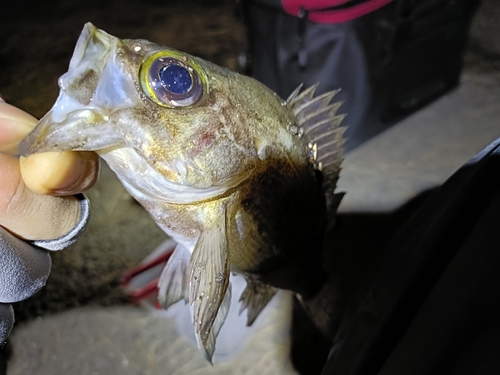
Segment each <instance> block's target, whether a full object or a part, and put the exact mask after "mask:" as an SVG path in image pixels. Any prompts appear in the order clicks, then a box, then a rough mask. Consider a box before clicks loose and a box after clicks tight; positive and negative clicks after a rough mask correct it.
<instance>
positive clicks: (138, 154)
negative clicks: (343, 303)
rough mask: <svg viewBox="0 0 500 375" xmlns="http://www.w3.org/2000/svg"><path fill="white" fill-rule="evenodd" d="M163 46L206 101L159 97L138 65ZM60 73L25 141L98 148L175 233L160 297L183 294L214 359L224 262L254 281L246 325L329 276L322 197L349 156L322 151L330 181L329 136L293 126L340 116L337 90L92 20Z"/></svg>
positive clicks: (46, 146)
mask: <svg viewBox="0 0 500 375" xmlns="http://www.w3.org/2000/svg"><path fill="white" fill-rule="evenodd" d="M155 56H159V57H155ZM159 58H165V59H174V60H175V61H177V63H176V64H180V66H184V67H188V68H189V69H191V70H189V71H190V72H191V74H192V75H191V78H192V81H193V82H194V81H196V80H199V82H200V83H201V88H202V93H201V94H200V95H201V96H200V98H199V101H197V102H195V103H194V104H192V105H186V106H184V105H177V104H176V103H174V102H168V103H167V105H165V103H164V102H161V101H159V99H158V98H157V97H155V96H154V93H152V89H151V86H150V85H149V83H148V84H145V83H144V80H145V79H146V80H147V74H146V75H145V74H143V71H144V70H145V69H146V68H145V67H147V69H149V70H151V69H152V68H151V66H154V64H155V63H156V62H157V60H158V59H159ZM152 59H153V60H152ZM151 61H152V62H151ZM141 69H142V70H141ZM144 77H146V78H144ZM59 85H60V87H61V92H60V96H59V98H58V100H57V102H56V103H55V105H54V107H53V108H52V109H51V110H50V111H49V112H48V113H47V115H45V116H44V118H42V119H41V121H40V123H39V124H38V125H37V127H36V128H35V129H34V130H33V132H32V133H30V134H29V135H28V137H27V138H26V139H25V140H24V141H23V143H22V145H21V148H22V149H23V150H24V153H36V152H45V151H55V150H92V151H96V152H98V153H99V154H100V156H101V157H102V158H103V159H104V160H105V161H106V162H107V163H108V164H109V166H110V167H111V169H113V170H114V171H115V173H116V174H117V176H118V178H119V179H120V180H121V181H122V183H123V184H124V186H125V187H126V188H127V190H128V191H129V192H130V193H131V195H132V196H134V197H135V198H136V199H137V200H138V201H139V202H140V203H141V204H142V205H143V206H144V207H145V209H146V210H147V211H148V212H149V213H150V214H151V216H152V217H153V219H154V220H155V222H156V223H157V224H158V225H159V226H160V227H161V228H163V229H164V230H165V232H166V233H167V234H168V235H170V236H171V237H172V238H174V239H175V240H176V241H177V242H178V243H179V245H178V246H177V248H176V249H175V251H174V257H175V262H169V263H168V264H167V266H166V268H165V270H164V272H163V274H162V277H161V280H160V300H161V301H162V303H163V304H164V306H165V307H168V306H169V305H171V304H172V303H175V302H177V301H179V300H181V299H184V300H185V301H189V303H190V305H191V312H192V318H193V324H194V326H195V331H196V336H197V340H198V344H199V347H200V349H201V350H202V352H203V353H204V355H205V357H206V358H207V359H208V360H210V359H211V356H212V354H213V350H214V348H215V338H216V336H217V333H218V331H219V329H220V327H221V325H222V324H223V322H224V319H225V314H226V313H227V309H228V308H229V301H230V284H229V273H230V272H237V273H242V274H243V275H244V276H245V277H246V279H247V282H248V286H247V290H245V292H244V293H243V295H242V304H243V305H242V307H243V308H247V309H248V317H249V319H248V321H249V323H252V322H253V320H255V318H256V317H257V315H258V314H259V312H260V311H261V309H262V308H263V307H264V306H265V305H266V304H267V302H268V301H269V300H270V298H272V296H273V295H274V293H275V292H276V290H277V289H276V288H282V289H289V290H293V291H294V292H296V293H298V294H300V295H302V296H304V297H305V298H307V297H308V296H310V295H313V294H314V293H315V292H316V291H317V290H318V289H319V288H320V287H321V285H322V284H323V282H324V280H325V275H324V272H323V270H322V267H321V257H320V251H321V244H322V241H323V233H324V229H325V226H326V225H327V219H328V216H327V215H328V212H327V209H328V207H327V204H326V203H325V199H326V201H327V202H328V201H331V200H332V199H333V196H334V195H333V194H334V191H333V190H332V189H334V185H335V183H334V182H335V181H336V178H338V172H339V170H340V161H341V159H339V158H340V156H335V159H331V153H325V155H326V156H325V158H326V157H328V158H330V159H328V160H329V162H328V165H327V168H330V170H332V171H333V177H331V176H330V177H331V178H329V179H327V178H326V174H325V173H324V172H321V168H322V166H321V164H318V160H319V159H318V160H317V156H316V155H315V154H314V155H313V156H311V155H312V154H311V149H313V148H314V147H316V146H317V145H316V143H317V142H320V143H321V134H320V135H315V137H316V138H311V137H309V138H308V137H301V135H302V133H301V132H300V131H299V130H300V128H301V125H302V124H305V125H304V127H305V126H306V125H307V121H309V122H314V121H313V120H314V119H315V116H316V117H317V118H318V119H319V120H323V117H325V118H326V120H328V121H329V120H330V119H334V120H332V121H333V122H334V123H335V124H336V125H335V126H337V127H338V123H340V120H341V119H339V118H337V117H338V116H337V117H335V111H336V108H338V106H337V107H336V108H333V109H328V108H327V107H325V106H326V105H327V104H328V102H329V100H330V99H331V97H333V95H331V96H330V97H328V98H324V99H321V98H319V99H318V100H316V101H315V102H314V101H313V99H312V95H313V91H314V90H312V91H310V92H306V95H305V96H301V94H298V92H296V93H294V95H292V97H291V98H290V99H289V101H284V100H282V99H280V98H279V97H278V96H277V95H276V94H275V93H273V92H271V91H270V90H269V89H267V88H266V87H265V86H263V85H262V84H260V83H259V82H257V81H255V80H253V79H251V78H249V77H245V76H242V75H240V74H238V73H234V72H231V71H229V70H227V69H224V68H221V67H218V66H216V65H214V64H211V63H209V62H206V61H204V60H202V59H199V58H196V57H193V56H190V55H187V54H184V53H182V52H178V51H175V50H172V49H168V48H166V47H162V46H159V45H156V44H154V43H151V42H148V41H144V40H120V39H118V38H115V37H113V36H111V35H109V34H106V33H105V32H103V31H102V30H99V29H97V28H95V27H94V26H93V25H91V24H87V25H86V26H85V28H84V30H83V31H82V34H81V36H80V39H79V41H78V43H77V46H76V49H75V52H74V55H73V57H72V60H71V62H70V67H69V70H68V72H67V73H66V74H64V75H63V76H62V77H61V79H60V81H59ZM148 85H149V86H148ZM192 86H194V84H193V85H192ZM310 102H311V103H312V104H311V105H309V103H310ZM325 103H326V104H325ZM313 107H314V108H313ZM316 107H317V108H316ZM324 108H326V109H328V111H329V112H325V111H324V110H323V109H324ZM308 111H309V112H308ZM314 111H316V112H314ZM318 111H319V112H318ZM321 111H323V112H325V113H326V114H322V113H323V112H321ZM320 112H321V113H320ZM301 114H302V115H303V116H302V117H303V119H302V120H300V121H299V120H298V118H299V117H300V115H301ZM311 119H312V120H311ZM309 125H311V124H309ZM315 129H316V130H314V131H317V129H318V127H317V126H315ZM335 129H337V128H336V127H335ZM306 132H307V128H306ZM312 132H313V131H312ZM320 133H321V132H320ZM341 133H342V132H338V134H337V138H335V139H338V140H339V141H338V144H335V145H334V147H337V148H339V149H341V148H342V140H341V139H342V134H341ZM339 134H340V135H339ZM316 139H318V141H316ZM330 143H331V142H330ZM329 147H331V146H329ZM334 151H335V150H334ZM325 160H326V159H325ZM337 164H338V165H337ZM325 180H328V181H330V182H332V181H333V184H332V183H330V184H329V185H328V184H325V183H324V182H325ZM326 185H328V186H329V187H328V189H330V190H328V191H326V198H325V186H326ZM331 186H333V188H332V187H331ZM186 284H187V285H186Z"/></svg>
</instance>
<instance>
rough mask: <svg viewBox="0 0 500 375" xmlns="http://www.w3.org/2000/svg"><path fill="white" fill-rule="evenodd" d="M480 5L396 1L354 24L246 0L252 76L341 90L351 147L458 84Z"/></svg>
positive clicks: (273, 84)
mask: <svg viewBox="0 0 500 375" xmlns="http://www.w3.org/2000/svg"><path fill="white" fill-rule="evenodd" d="M268 3H269V2H265V4H268ZM349 4H350V3H349ZM478 4H479V1H478V0H456V1H449V0H425V1H424V0H422V1H418V2H416V1H409V0H396V1H394V2H392V3H390V4H389V5H386V6H384V7H382V8H380V9H378V10H376V11H374V12H372V13H370V14H367V15H365V16H363V17H361V18H358V19H355V20H352V21H348V22H343V23H334V24H318V23H314V22H310V21H309V20H308V19H307V12H304V14H303V17H302V18H298V17H294V16H291V15H288V14H286V13H285V12H284V11H283V9H279V8H276V7H275V6H266V5H264V4H263V3H262V2H259V1H253V0H247V1H245V2H244V12H243V13H244V17H245V20H246V24H247V26H248V40H249V50H250V61H251V74H252V76H253V77H254V78H256V79H258V80H260V81H261V82H263V83H264V84H266V85H267V86H269V87H270V88H271V89H272V90H274V91H275V92H277V93H278V94H279V95H280V96H281V97H283V98H286V97H287V96H288V95H289V94H290V93H291V92H292V91H293V90H294V89H295V88H296V87H297V86H298V85H300V84H301V83H303V84H304V86H305V87H308V86H312V85H314V84H316V83H318V82H319V86H318V91H317V92H318V93H323V92H326V91H330V90H334V89H337V88H341V89H342V91H341V92H340V93H339V94H338V96H337V99H338V100H342V101H344V104H343V105H342V107H341V108H340V111H339V112H340V113H347V118H346V119H345V120H344V124H345V125H348V126H349V128H348V130H347V133H346V135H347V138H348V142H347V145H346V147H347V150H350V149H352V148H354V147H356V146H357V145H359V144H360V143H362V142H364V141H366V140H367V139H369V138H371V137H373V136H374V135H376V134H378V133H379V132H381V131H382V130H384V129H386V128H387V127H388V126H390V125H392V124H394V123H395V122H396V121H398V120H400V119H401V118H403V117H405V116H407V115H408V114H410V113H412V112H414V111H415V110H417V109H419V108H421V107H422V106H424V105H425V104H428V103H429V102H431V101H432V100H434V99H436V98H437V97H439V96H441V95H442V94H444V93H446V92H447V91H449V90H450V89H452V88H454V87H455V86H456V85H457V83H458V79H459V75H460V71H461V68H462V54H463V51H464V48H465V43H466V39H467V32H468V28H469V24H470V21H471V19H472V16H473V14H474V11H475V9H476V8H477V6H478Z"/></svg>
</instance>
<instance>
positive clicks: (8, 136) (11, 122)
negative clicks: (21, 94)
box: [0, 100, 38, 154]
mask: <svg viewBox="0 0 500 375" xmlns="http://www.w3.org/2000/svg"><path fill="white" fill-rule="evenodd" d="M37 122H38V120H37V119H36V118H34V117H33V116H31V115H30V114H28V113H26V112H24V111H22V110H20V109H19V108H16V107H14V106H12V105H10V104H7V103H5V102H4V101H3V100H0V152H5V153H10V154H17V145H18V144H19V142H20V141H21V140H22V139H23V138H24V137H25V136H26V135H27V134H28V133H29V132H30V131H31V130H32V129H33V128H34V127H35V125H36V124H37Z"/></svg>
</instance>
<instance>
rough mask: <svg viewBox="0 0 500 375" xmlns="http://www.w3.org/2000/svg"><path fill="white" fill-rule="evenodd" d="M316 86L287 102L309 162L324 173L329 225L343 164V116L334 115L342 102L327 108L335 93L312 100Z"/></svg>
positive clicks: (334, 208) (336, 199)
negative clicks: (303, 142) (307, 149)
mask: <svg viewBox="0 0 500 375" xmlns="http://www.w3.org/2000/svg"><path fill="white" fill-rule="evenodd" d="M317 86H318V85H317V84H316V85H314V86H311V87H309V88H307V89H305V90H304V91H302V92H300V88H301V86H300V87H299V88H298V89H297V90H295V91H294V93H293V94H292V95H291V96H290V97H289V98H288V100H287V103H288V106H289V107H290V109H291V110H292V112H293V113H294V115H295V117H296V121H297V126H298V128H299V133H298V134H299V135H302V137H303V139H304V141H305V144H306V145H307V147H308V148H309V155H310V162H311V163H312V164H313V166H314V168H316V169H317V170H320V171H321V172H322V173H323V193H324V194H325V197H326V204H327V210H328V212H329V219H330V225H331V223H333V221H334V217H335V212H336V210H337V207H338V204H339V202H340V199H341V198H342V194H336V193H335V188H336V186H337V180H338V177H339V173H340V170H341V168H340V166H341V163H342V161H343V152H344V143H345V138H344V132H345V129H346V128H345V127H341V126H340V124H341V122H342V120H343V119H344V117H345V116H346V115H345V114H340V115H337V111H338V109H339V107H340V106H341V105H342V102H335V103H332V104H330V101H331V100H332V99H333V97H334V96H335V95H336V94H337V93H338V92H339V91H340V90H334V91H330V92H326V93H324V94H321V95H318V96H317V97H314V93H315V91H316V88H317Z"/></svg>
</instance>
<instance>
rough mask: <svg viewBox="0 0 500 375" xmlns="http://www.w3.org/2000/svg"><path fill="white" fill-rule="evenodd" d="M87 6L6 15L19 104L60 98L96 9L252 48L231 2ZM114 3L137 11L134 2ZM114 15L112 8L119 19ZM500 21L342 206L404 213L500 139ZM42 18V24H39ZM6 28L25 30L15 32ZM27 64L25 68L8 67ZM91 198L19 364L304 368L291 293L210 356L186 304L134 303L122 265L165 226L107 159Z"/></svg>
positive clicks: (6, 88) (208, 42) (355, 161)
mask: <svg viewBox="0 0 500 375" xmlns="http://www.w3.org/2000/svg"><path fill="white" fill-rule="evenodd" d="M89 4H90V5H89V6H88V7H87V8H86V10H85V12H83V11H78V12H76V10H75V9H73V8H71V6H70V5H67V4H66V5H65V7H63V10H64V11H65V12H66V13H63V15H64V16H63V17H62V18H61V19H58V20H57V21H58V22H53V23H50V25H47V24H46V23H41V21H37V20H32V19H30V20H29V22H27V23H26V25H25V27H23V28H22V29H19V30H17V29H15V27H14V26H13V24H11V25H10V26H9V24H8V22H7V24H6V23H4V25H3V27H5V28H6V29H1V27H2V26H0V30H1V31H2V33H1V34H0V35H1V36H0V38H2V41H4V42H5V43H2V44H1V45H2V46H3V47H0V48H3V49H2V50H0V61H1V62H2V66H3V67H5V68H2V69H3V71H2V72H1V74H2V76H0V90H1V91H2V94H3V95H4V96H5V97H6V99H7V100H8V101H10V102H11V103H13V104H16V105H19V106H20V107H22V108H24V109H26V110H28V111H30V112H31V113H34V114H35V115H37V116H40V115H42V114H43V113H44V112H45V111H46V110H47V109H48V108H49V107H50V105H51V103H52V102H53V100H54V98H55V95H56V94H57V87H55V86H56V85H55V79H56V77H57V75H59V74H61V73H62V72H64V71H65V66H64V65H65V64H67V58H68V56H67V55H65V53H67V52H65V51H66V50H67V51H69V52H71V50H72V44H74V40H75V39H76V35H77V34H78V29H80V28H81V25H83V22H84V21H87V20H92V21H93V22H94V23H96V24H97V25H99V26H101V25H103V24H104V26H102V27H103V28H106V27H105V25H106V22H110V25H109V26H110V27H108V28H107V29H108V30H109V31H110V32H112V33H115V34H118V35H126V36H130V37H145V38H148V39H151V40H160V41H161V42H162V43H164V44H167V45H171V46H175V47H177V48H179V49H182V50H186V51H189V52H192V53H195V54H198V55H202V56H203V57H205V58H208V59H210V60H212V61H215V62H217V63H219V64H222V65H226V66H229V67H231V68H233V69H237V68H238V66H237V62H236V59H237V53H235V51H238V49H240V48H241V47H240V44H241V43H240V42H241V36H242V35H243V34H242V30H241V27H240V26H239V24H238V22H237V21H236V20H235V19H234V17H233V14H232V13H231V8H230V7H227V6H218V7H217V6H213V7H203V6H195V7H192V8H190V12H191V13H190V12H186V11H185V9H182V6H179V5H175V4H174V5H168V6H162V7H160V6H159V5H158V6H156V7H152V9H153V10H150V11H149V13H148V12H146V13H141V14H140V15H137V13H134V12H128V11H127V9H122V11H121V12H117V13H116V14H113V15H109V14H108V13H103V11H102V9H101V8H99V7H95V6H93V5H92V4H93V3H92V2H90V3H89ZM113 4H114V5H113V6H115V7H116V6H118V5H120V6H123V7H125V8H126V4H127V3H126V2H118V1H116V2H113ZM197 12H198V13H197ZM195 14H204V16H205V17H202V18H200V17H199V16H196V17H198V18H196V20H197V25H198V27H197V28H196V30H194V29H193V28H189V29H186V25H189V24H190V23H192V22H194V21H193V17H195ZM173 15H176V16H175V17H174V16H173ZM70 16H71V17H70ZM27 17H29V16H27ZM106 17H108V18H113V17H114V21H113V22H114V23H113V22H111V21H109V20H107V19H106ZM139 18H140V19H139ZM144 19H146V21H145V20H144ZM499 19H500V1H495V0H486V1H483V4H482V6H481V9H480V11H479V13H478V14H477V16H476V18H475V20H474V23H473V26H472V30H471V40H470V44H469V47H468V50H467V53H466V55H465V67H464V73H463V76H462V80H461V85H460V86H459V87H458V88H457V89H456V90H454V91H453V92H451V93H449V94H448V95H446V96H444V97H442V98H441V99H439V100H438V101H436V102H434V103H432V104H431V105H429V106H427V107H426V108H424V109H423V110H421V111H419V112H418V113H416V114H414V115H412V116H410V117H409V118H407V119H406V120H404V121H403V122H401V123H399V124H398V125H396V126H394V127H393V128H391V129H389V130H387V131H386V132H384V133H382V134H380V135H379V136H377V137H375V138H373V139H372V140H370V141H368V142H367V143H365V144H364V145H362V146H361V147H359V148H358V149H356V150H354V151H352V152H351V153H350V154H349V155H347V157H346V160H345V164H344V169H343V172H342V175H341V179H340V187H341V189H342V190H344V191H346V192H347V195H346V197H345V199H344V201H343V203H342V205H341V207H340V211H341V212H342V213H343V214H345V215H348V214H351V213H381V212H382V213H388V212H393V211H395V210H396V209H398V208H399V207H401V206H402V205H404V204H405V203H406V202H408V201H409V200H410V199H412V198H414V197H416V196H418V195H419V194H421V193H422V192H425V191H426V190H428V189H431V188H433V187H436V186H439V185H440V184H441V183H442V182H443V181H445V180H446V179H447V178H448V176H450V174H452V173H453V172H454V171H455V170H456V169H457V168H459V167H460V166H461V165H462V164H464V163H465V162H466V161H467V160H468V159H469V158H471V157H472V156H473V155H474V154H475V153H476V152H478V151H479V150H481V148H483V147H484V146H485V145H487V144H488V143H489V142H491V141H492V140H494V139H495V138H497V137H499V136H500V23H499V22H498V20H499ZM167 21H168V22H167ZM37 22H38V23H37ZM130 24H134V25H136V27H135V28H134V30H133V31H130V27H128V28H127V26H126V25H130ZM162 25H168V27H169V29H170V31H171V32H170V33H168V35H169V36H167V37H165V35H164V34H161V33H160V26H162ZM220 25H225V26H224V27H222V26H220ZM42 27H43V30H44V33H43V34H42V35H40V34H39V33H37V30H39V29H40V28H42ZM7 29H8V30H17V31H16V33H12V31H10V34H9V36H8V37H6V36H5V35H6V30H7ZM200 30H205V31H200ZM125 31H127V32H128V34H127V33H125ZM131 34H132V35H131ZM176 35H182V38H176V37H175V36H176ZM30 38H32V39H35V40H41V39H44V40H45V41H46V42H47V41H49V42H48V43H49V45H50V51H49V52H47V53H45V52H44V51H43V50H37V43H35V42H33V43H31V44H30V46H31V47H32V48H29V49H28V50H27V49H26V48H24V47H22V48H21V46H22V45H24V44H23V43H25V44H26V43H28V42H27V41H29V40H30ZM37 38H38V39H37ZM181 39H182V40H181ZM217 45H219V46H220V45H222V46H224V47H223V48H222V47H220V48H222V50H221V49H220V48H219V49H218V48H217ZM46 55H49V56H52V57H51V58H50V59H49V58H47V57H46ZM16 56H17V57H19V56H22V59H21V60H19V59H18V58H16ZM37 58H38V60H37ZM44 59H45V60H44ZM65 59H66V60H65ZM19 61H21V62H22V64H24V65H19ZM37 64H38V65H37ZM16 69H17V70H18V71H19V72H21V71H22V75H18V76H16V77H17V78H16V79H14V78H11V77H12V75H14V74H16V73H15V72H16V71H17V70H16ZM7 75H8V77H7ZM42 78H43V79H42ZM44 79H45V81H44ZM28 89H31V91H27V90H28ZM89 197H90V199H91V201H92V208H93V217H92V221H91V223H90V227H89V230H88V232H87V234H86V236H85V237H84V239H83V240H82V241H80V242H79V243H77V244H76V245H75V246H74V247H73V248H72V249H68V250H66V251H64V252H61V253H58V254H55V255H54V256H53V263H54V264H53V272H52V275H51V278H50V279H49V283H48V285H47V287H46V288H45V289H44V290H42V291H41V292H40V293H38V294H37V295H36V296H35V297H34V298H32V299H30V300H29V301H26V302H23V303H21V304H18V305H16V306H15V308H16V314H17V317H18V322H19V323H18V325H17V326H16V327H15V329H14V331H13V334H12V338H11V343H10V347H11V351H12V355H11V358H10V359H9V365H8V372H7V374H8V375H14V374H23V375H24V374H25V375H32V374H33V375H35V374H36V375H46V374H47V375H48V374H75V375H78V374H82V375H83V374H88V375H98V374H108V375H113V374H121V375H128V374H131V375H132V374H134V375H136V374H143V375H146V374H148V375H156V374H158V375H159V374H179V375H180V374H294V373H296V372H295V371H294V370H293V368H292V367H291V363H290V360H289V356H288V353H289V350H290V337H289V329H288V327H289V324H290V304H291V302H290V301H291V296H290V295H288V294H286V293H282V294H280V296H279V298H276V299H275V300H274V301H273V303H272V305H271V306H270V307H269V308H267V309H266V310H265V311H264V313H263V315H262V316H261V317H260V318H259V319H258V320H257V322H256V325H255V326H254V327H252V328H251V329H249V330H243V331H241V330H240V328H241V327H242V324H241V323H242V322H241V321H240V320H238V318H237V317H236V316H233V317H231V321H230V322H229V324H227V325H226V328H225V329H226V331H225V332H222V333H221V339H220V341H219V342H220V348H219V349H218V354H217V356H216V360H215V363H214V366H213V367H212V366H210V365H209V364H208V363H206V362H205V361H204V360H203V359H202V357H201V355H200V354H199V353H198V351H197V350H196V348H195V346H194V345H193V342H192V337H191V336H190V335H189V334H187V333H186V332H185V330H184V328H183V327H185V325H186V324H185V323H186V322H185V316H186V314H185V311H182V309H180V308H179V309H178V311H177V310H176V312H170V313H169V314H168V315H165V314H160V313H158V312H157V311H154V310H152V309H150V308H148V307H132V306H129V305H126V304H124V296H123V294H122V292H121V291H120V289H119V287H118V279H119V275H120V274H121V273H122V272H123V271H124V270H126V269H128V268H130V267H133V266H134V265H135V264H137V263H138V262H139V261H140V260H141V259H142V258H143V257H144V256H145V255H147V254H148V253H149V251H151V250H152V249H153V248H154V247H156V246H157V245H158V244H159V243H161V242H162V241H163V240H164V235H163V233H162V232H161V231H160V230H159V229H158V228H156V226H155V225H154V223H152V221H151V220H150V219H149V217H148V215H147V214H146V213H145V212H144V211H143V210H142V208H141V207H140V206H138V205H137V204H136V203H135V202H134V201H133V200H132V199H131V198H130V197H129V196H128V195H127V193H126V192H125V190H124V189H123V188H122V187H121V185H120V184H119V182H118V181H117V180H116V178H115V177H114V176H113V174H112V173H111V172H110V171H109V170H108V169H106V168H103V171H102V176H101V179H100V181H99V183H98V184H97V186H96V187H95V188H94V189H93V190H92V191H91V192H90V193H89ZM234 294H235V295H236V294H237V293H234ZM233 310H234V309H233ZM229 353H231V354H232V357H230V355H229Z"/></svg>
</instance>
